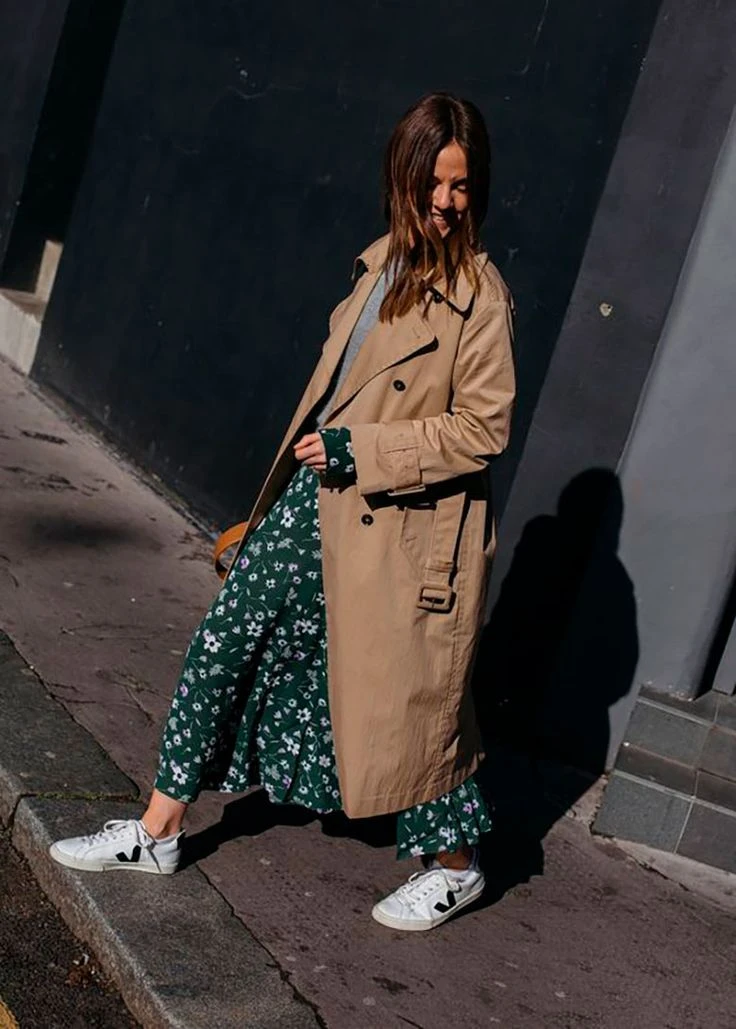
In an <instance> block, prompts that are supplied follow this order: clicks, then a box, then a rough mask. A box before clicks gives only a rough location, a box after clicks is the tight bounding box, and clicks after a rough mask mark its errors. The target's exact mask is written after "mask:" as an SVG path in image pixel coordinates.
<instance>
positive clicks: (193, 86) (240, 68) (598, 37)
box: [34, 0, 659, 519]
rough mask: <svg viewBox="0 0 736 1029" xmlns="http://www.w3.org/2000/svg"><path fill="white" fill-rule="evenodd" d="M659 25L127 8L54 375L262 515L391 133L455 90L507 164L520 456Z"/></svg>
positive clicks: (545, 14)
mask: <svg viewBox="0 0 736 1029" xmlns="http://www.w3.org/2000/svg"><path fill="white" fill-rule="evenodd" d="M658 6H659V3H658V0H595V2H593V0H591V2H589V3H586V4H576V5H570V4H567V3H564V2H562V0H518V2H516V3H514V4H504V3H501V2H500V0H496V2H494V3H491V4H480V3H477V2H470V0H457V2H455V3H454V4H453V5H452V6H451V7H449V8H448V6H447V5H446V4H440V3H434V2H432V0H428V2H426V3H423V4H413V3H403V4H399V3H396V2H392V0H379V2H376V3H373V4H357V5H352V4H345V3H339V2H337V0H326V2H324V3H322V4H319V5H315V4H310V5H306V4H302V3H297V2H296V0H281V2H276V3H272V4H267V5H266V4H261V5H252V4H247V3H245V2H244V0H242V2H233V0H230V2H225V0H208V2H207V3H205V2H204V0H198V2H192V0H190V2H187V3H181V2H179V3H174V2H172V0H159V2H158V3H156V4H150V3H144V2H143V0H128V3H127V5H126V11H125V15H124V18H123V22H122V25H121V29H120V34H119V37H118V42H117V45H116V48H115V52H114V56H113V61H112V65H111V68H110V72H109V77H108V81H107V87H106V91H105V95H104V97H103V103H102V107H101V110H100V114H99V117H98V121H97V128H96V134H95V138H94V144H93V148H92V152H91V155H90V159H89V161H88V164H87V168H86V173H85V176H84V179H83V182H82V186H81V189H80V194H79V196H78V200H77V204H76V207H75V210H74V214H73V218H72V222H71V225H70V227H69V231H68V233H67V239H66V245H65V250H64V255H63V259H62V263H61V267H60V270H59V275H58V278H57V283H56V287H55V291H54V294H53V297H52V301H51V305H50V308H49V311H48V313H47V317H46V321H45V324H44V330H43V335H42V339H41V346H40V352H39V356H38V359H37V363H36V367H35V369H34V374H35V375H36V376H38V377H39V378H40V379H41V380H42V381H43V382H45V383H46V384H48V385H50V386H52V387H53V388H54V389H56V390H57V391H58V392H60V393H61V394H62V395H64V396H65V397H66V398H68V399H69V400H71V401H72V402H73V403H74V404H76V405H78V406H79V407H80V408H82V409H83V410H84V411H85V412H86V413H87V414H89V415H91V416H92V417H93V418H94V419H96V420H97V421H98V422H99V423H100V424H101V425H102V426H104V428H105V430H106V431H107V432H108V433H110V434H111V435H112V436H113V437H114V438H115V439H116V440H117V441H119V442H120V443H121V444H122V445H123V446H124V447H125V448H126V449H127V450H128V451H129V452H130V453H131V454H132V455H133V456H134V457H135V458H137V459H138V460H139V461H140V462H142V463H143V464H145V465H147V466H148V467H150V468H151V469H152V470H154V471H155V472H157V473H158V474H160V475H161V476H162V477H163V478H164V480H165V481H166V482H167V483H169V484H170V485H171V486H173V487H174V488H175V489H177V490H178V491H179V492H181V493H182V494H183V495H185V496H186V497H187V498H188V499H189V500H191V501H192V502H194V503H195V504H196V505H197V506H198V507H199V508H200V509H201V510H204V511H206V512H209V513H211V514H214V515H216V516H217V517H219V518H223V519H224V518H227V517H230V516H232V515H242V513H243V512H244V511H245V509H246V508H247V507H248V505H249V503H250V501H251V500H252V499H253V495H254V492H255V490H256V488H257V485H258V482H259V480H260V479H261V477H262V476H263V474H264V472H265V471H266V470H267V467H268V464H269V462H270V460H271V456H272V452H273V450H274V448H275V446H276V445H277V443H278V441H279V439H280V436H281V433H282V431H283V429H284V426H285V423H286V421H287V420H288V417H289V413H290V410H291V408H292V406H293V404H294V402H295V401H296V399H297V397H298V395H299V393H300V391H301V389H302V387H303V385H304V383H305V380H306V378H307V376H308V374H309V371H310V369H311V367H312V365H313V363H314V361H315V359H316V357H317V355H318V353H319V347H320V344H321V342H322V340H323V338H324V335H325V329H326V318H327V314H328V312H329V310H330V308H331V307H332V306H333V305H334V304H335V303H336V302H337V300H338V299H340V297H341V296H342V295H344V294H345V292H346V291H347V289H348V288H349V283H348V277H349V273H350V269H351V265H352V259H353V257H354V255H355V254H356V253H357V252H358V251H359V250H360V249H362V248H363V246H364V245H365V244H366V243H368V242H369V241H370V240H371V239H373V238H374V237H375V236H377V235H378V234H380V233H381V232H382V231H383V222H382V216H381V199H380V195H379V186H380V162H381V156H382V151H383V147H384V144H385V141H386V139H387V137H388V134H389V132H390V130H391V128H392V126H393V124H394V122H395V120H396V119H397V117H398V116H399V115H400V114H401V113H402V112H403V110H404V109H405V108H406V107H407V106H408V105H409V104H410V103H411V102H412V101H413V100H415V99H416V98H417V97H418V96H419V95H421V94H422V93H424V92H427V91H429V90H431V89H438V88H444V89H451V90H455V91H457V92H460V93H461V94H464V95H467V96H469V97H471V98H472V99H474V100H475V101H476V102H477V103H478V104H479V105H480V107H481V108H482V109H483V111H484V113H485V114H486V116H487V118H488V121H489V125H490V128H491V133H492V137H493V142H494V146H495V152H496V163H495V173H494V194H493V204H492V209H491V217H490V219H489V225H488V230H487V233H486V238H487V242H488V246H489V250H490V251H491V254H492V256H493V257H494V258H495V260H496V261H497V263H498V264H499V265H500V266H501V268H502V270H503V272H504V273H505V274H506V276H507V278H508V279H509V281H510V284H511V285H512V288H513V289H514V292H515V295H516V299H517V305H518V308H519V321H518V333H519V368H520V385H521V389H520V400H519V413H518V417H517V439H518V440H522V439H523V437H524V435H525V432H526V428H527V426H528V424H529V421H530V417H531V413H532V411H533V408H534V404H535V402H536V397H537V394H538V392H539V388H540V384H541V383H542V381H543V379H544V374H545V369H546V367H547V363H548V361H549V357H550V354H551V352H552V349H553V347H554V344H555V340H556V337H557V334H558V331H559V327H560V324H561V321H562V318H563V315H564V312H565V308H566V305H567V301H568V298H569V295H570V292H571V289H572V286H573V283H574V280H575V276H576V273H577V269H578V266H579V262H580V259H581V254H582V251H583V248H584V246H585V242H586V239H587V236H588V232H589V227H590V223H591V219H592V217H593V213H594V211H595V207H596V203H597V200H598V197H599V195H600V192H601V189H602V186H603V183H604V180H605V176H606V173H607V169H608V166H609V164H610V160H611V155H612V152H613V149H614V147H615V144H616V140H617V138H618V133H619V130H620V126H621V122H622V119H623V116H624V114H625V111H626V108H627V104H628V102H629V98H630V95H631V91H632V89H633V86H634V84H635V82H636V78H637V75H638V72H639V67H640V63H641V60H642V57H643V54H644V52H645V49H646V43H647V40H648V37H649V34H650V31H651V26H652V23H653V19H654V17H655V14H656V9H657V7H658ZM509 477H510V471H508V470H507V474H506V481H508V479H509Z"/></svg>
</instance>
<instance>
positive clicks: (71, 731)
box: [0, 633, 138, 824]
mask: <svg viewBox="0 0 736 1029" xmlns="http://www.w3.org/2000/svg"><path fill="white" fill-rule="evenodd" d="M0 710H1V711H2V732H1V733H0V821H2V822H3V824H7V823H8V821H9V820H10V819H11V818H12V815H13V811H14V810H15V808H16V806H17V804H18V801H19V800H20V799H21V797H24V796H34V795H39V794H55V795H57V796H74V797H100V798H104V797H110V798H120V799H128V800H130V799H133V798H135V797H136V796H137V794H138V791H137V789H136V787H135V786H134V784H133V783H132V782H131V781H130V779H128V777H127V776H125V775H123V773H122V772H121V771H119V769H118V768H116V766H115V765H114V764H113V763H112V761H110V759H109V758H108V756H107V755H106V754H105V752H104V751H103V750H102V748H101V747H100V746H99V744H98V743H97V742H96V741H95V740H94V739H93V737H92V736H90V734H89V733H88V732H87V731H86V730H85V729H83V728H82V727H81V726H80V725H78V724H77V723H76V722H75V721H74V719H73V718H72V717H71V716H70V715H69V714H67V712H66V711H65V710H64V708H63V707H62V706H61V704H58V703H57V702H56V701H55V700H53V699H52V698H51V697H50V696H49V694H48V693H47V691H46V689H45V688H44V685H43V683H42V682H40V680H39V679H38V677H37V676H36V675H35V673H34V672H33V670H32V669H31V668H29V667H28V665H27V664H26V662H25V661H24V660H23V659H22V657H20V655H19V654H18V653H17V651H16V650H15V648H14V647H13V644H12V643H11V642H10V640H9V639H8V637H7V636H5V635H4V634H3V633H0Z"/></svg>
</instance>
